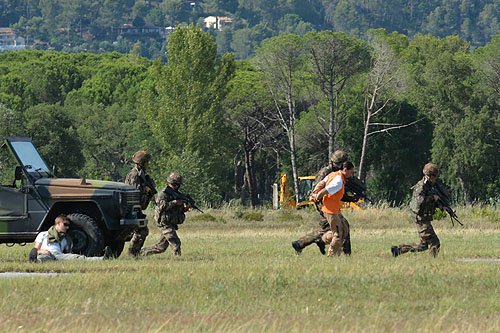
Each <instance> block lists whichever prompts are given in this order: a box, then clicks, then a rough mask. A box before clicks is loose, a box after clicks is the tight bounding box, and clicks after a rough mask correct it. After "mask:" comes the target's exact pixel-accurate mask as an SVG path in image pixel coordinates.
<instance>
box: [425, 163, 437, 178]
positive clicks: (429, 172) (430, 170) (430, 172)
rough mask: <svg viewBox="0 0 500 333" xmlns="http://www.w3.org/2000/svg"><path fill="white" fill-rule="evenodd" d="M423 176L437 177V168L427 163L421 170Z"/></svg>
mask: <svg viewBox="0 0 500 333" xmlns="http://www.w3.org/2000/svg"><path fill="white" fill-rule="evenodd" d="M422 172H423V173H424V175H426V176H436V177H437V176H438V175H439V167H438V166H437V165H436V164H434V163H427V164H426V165H424V169H423V170H422Z"/></svg>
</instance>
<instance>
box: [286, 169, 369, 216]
mask: <svg viewBox="0 0 500 333" xmlns="http://www.w3.org/2000/svg"><path fill="white" fill-rule="evenodd" d="M351 178H355V177H351ZM351 178H349V179H351ZM315 179H316V177H315V176H303V177H299V202H298V203H296V202H295V199H294V198H292V196H291V194H290V188H289V186H288V183H287V176H286V174H284V173H282V174H281V178H280V207H282V208H296V209H301V208H304V207H307V206H314V202H313V201H311V200H309V196H310V194H311V192H312V190H313V186H314V180H315ZM365 191H366V186H365V185H364V184H363V183H362V182H361V181H360V180H359V179H357V178H356V180H354V179H352V180H351V181H350V182H349V184H347V183H346V193H347V195H349V196H355V195H357V196H361V195H362V196H363V197H364V199H367V198H366V195H364V192H365ZM364 199H363V198H360V199H359V200H358V201H357V202H342V209H363V208H364V207H365V206H366V202H365V200H364Z"/></svg>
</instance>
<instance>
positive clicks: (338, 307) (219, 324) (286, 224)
mask: <svg viewBox="0 0 500 333" xmlns="http://www.w3.org/2000/svg"><path fill="white" fill-rule="evenodd" d="M245 213H247V214H253V216H259V214H261V215H262V216H263V221H249V220H246V219H245V218H243V216H244V214H245ZM457 213H458V215H459V216H460V217H461V220H462V222H464V223H465V224H466V225H465V227H464V228H458V227H455V228H452V227H451V224H450V222H449V219H446V218H445V219H443V220H440V221H436V222H435V223H434V227H435V230H436V232H437V234H438V236H439V238H440V239H441V252H440V255H439V256H438V258H436V259H433V258H431V257H430V256H429V255H427V254H426V253H419V254H407V255H404V256H401V257H398V258H396V259H394V258H392V257H391V255H390V251H389V248H390V246H391V245H393V244H399V243H402V242H408V241H418V235H417V232H416V229H415V227H414V226H413V225H412V224H411V223H410V222H409V220H408V215H407V213H406V211H404V210H399V209H381V210H365V211H360V212H347V213H346V214H345V215H346V217H347V218H348V220H349V221H350V223H351V227H352V236H351V237H352V243H353V254H352V256H351V257H343V256H342V257H336V258H327V257H325V256H321V255H320V253H319V251H318V249H317V247H316V246H315V245H311V246H310V247H308V248H306V249H305V250H304V251H303V253H302V255H300V256H296V255H295V254H294V251H293V249H292V247H291V245H290V242H291V241H292V240H296V239H297V238H298V237H300V236H302V235H303V234H304V233H306V232H309V231H310V230H312V228H314V227H315V226H316V224H317V222H316V221H317V218H316V213H315V212H314V211H311V210H304V211H298V212H279V211H265V210H255V211H251V210H249V211H245V212H243V214H235V212H234V211H233V210H229V209H228V210H209V211H208V212H207V214H209V215H207V216H212V217H214V218H215V219H213V218H207V217H202V218H193V217H195V216H197V214H196V213H189V214H188V217H187V219H186V222H185V223H184V224H183V225H181V226H180V228H179V231H178V234H179V236H180V238H181V240H182V256H181V257H174V256H173V255H172V253H171V252H170V249H168V250H167V252H165V253H164V254H160V255H156V256H151V257H147V258H141V259H138V260H136V259H132V258H128V257H126V256H122V257H120V258H119V259H117V260H113V261H107V262H54V263H46V264H43V265H42V264H30V263H28V262H27V255H28V252H29V249H30V247H29V246H27V247H19V246H15V247H12V248H8V247H6V246H5V245H3V246H1V247H0V256H1V260H0V271H2V272H6V271H21V272H64V273H69V274H66V275H59V276H56V277H37V278H31V277H30V278H11V279H3V278H0V293H1V294H0V295H1V298H0V307H1V309H0V310H1V311H0V329H1V331H28V330H29V331H35V332H37V331H40V332H44V331H91V332H97V331H98V332H116V331H126V332H131V331H134V332H138V331H146V332H155V331H158V332H165V331H168V332H170V331H172V332H174V331H175V332H179V331H180V332H207V331H209V332H210V331H218V332H220V331H224V332H228V331H230V332H249V331H251V332H255V331H258V332H261V331H279V332H303V331H313V332H320V331H325V330H326V331H341V332H345V331H363V332H374V331H378V332H382V331H398V332H399V331H402V332H428V331H446V332H450V331H460V332H479V331H481V332H488V331H490V332H498V331H500V302H499V301H498V295H499V294H500V274H499V273H500V263H496V262H464V261H460V259H461V258H472V257H473V258H500V242H499V239H500V223H499V222H500V221H498V220H495V221H492V220H491V219H492V218H491V217H492V216H497V217H498V210H497V209H493V208H488V207H483V208H481V209H479V210H478V209H471V208H463V209H459V211H458V212H457ZM200 215H201V214H200ZM236 215H239V216H240V218H235V216H236ZM247 216H248V215H247ZM251 216H252V215H251ZM284 216H288V217H289V219H286V218H285V217H284ZM220 221H224V223H221V222H220ZM159 237H160V233H159V232H158V229H157V228H156V227H155V226H154V225H153V226H151V227H150V236H149V237H148V239H147V241H146V245H150V244H153V243H155V242H156V241H157V240H158V239H159ZM126 247H128V245H126Z"/></svg>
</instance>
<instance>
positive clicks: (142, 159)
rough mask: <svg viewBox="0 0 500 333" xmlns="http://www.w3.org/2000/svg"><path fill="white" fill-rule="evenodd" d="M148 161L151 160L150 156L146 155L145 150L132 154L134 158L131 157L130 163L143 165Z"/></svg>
mask: <svg viewBox="0 0 500 333" xmlns="http://www.w3.org/2000/svg"><path fill="white" fill-rule="evenodd" d="M149 160H151V154H150V153H148V152H147V151H145V150H139V151H138V152H136V153H135V154H134V156H132V161H133V162H134V163H135V164H141V165H142V164H144V163H146V162H149Z"/></svg>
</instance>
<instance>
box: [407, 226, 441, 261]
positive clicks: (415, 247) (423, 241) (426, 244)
mask: <svg viewBox="0 0 500 333" xmlns="http://www.w3.org/2000/svg"><path fill="white" fill-rule="evenodd" d="M413 221H414V222H415V224H416V225H417V229H418V234H419V236H420V243H419V244H417V243H411V244H401V245H399V246H398V248H399V253H401V254H402V253H407V252H422V251H425V250H427V249H429V254H430V255H431V256H433V257H435V256H437V254H438V252H439V248H440V243H439V238H438V236H437V235H436V233H435V232H434V228H433V227H432V224H431V221H429V220H421V219H420V218H418V217H416V218H413Z"/></svg>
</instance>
